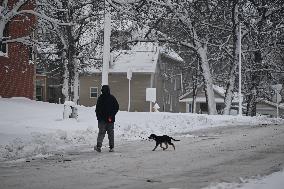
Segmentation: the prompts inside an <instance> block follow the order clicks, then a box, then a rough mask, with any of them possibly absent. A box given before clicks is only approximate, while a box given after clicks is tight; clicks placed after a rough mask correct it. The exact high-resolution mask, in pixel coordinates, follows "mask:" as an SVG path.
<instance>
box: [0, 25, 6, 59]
mask: <svg viewBox="0 0 284 189" xmlns="http://www.w3.org/2000/svg"><path fill="white" fill-rule="evenodd" d="M7 38H8V24H6V25H5V28H4V31H3V38H2V40H0V51H1V52H2V53H4V54H7V52H8V44H7V43H4V42H3V41H4V40H7ZM3 39H4V40H3Z"/></svg>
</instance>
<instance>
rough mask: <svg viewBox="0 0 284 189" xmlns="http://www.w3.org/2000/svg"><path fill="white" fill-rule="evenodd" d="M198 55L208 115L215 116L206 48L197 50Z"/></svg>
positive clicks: (214, 103)
mask: <svg viewBox="0 0 284 189" xmlns="http://www.w3.org/2000/svg"><path fill="white" fill-rule="evenodd" d="M198 54H199V56H200V59H201V67H202V74H203V77H204V83H205V86H206V93H207V95H208V113H209V115H216V114H217V110H216V101H215V95H214V90H213V80H212V75H211V72H210V67H209V62H208V59H207V50H206V47H205V48H204V47H200V48H198Z"/></svg>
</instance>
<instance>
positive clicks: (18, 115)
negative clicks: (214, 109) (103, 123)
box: [0, 98, 284, 189]
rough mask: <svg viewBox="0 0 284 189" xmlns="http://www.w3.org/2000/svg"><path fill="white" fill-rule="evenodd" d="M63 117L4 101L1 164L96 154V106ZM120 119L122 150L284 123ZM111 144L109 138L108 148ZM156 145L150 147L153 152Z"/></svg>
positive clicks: (54, 109) (21, 101)
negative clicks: (204, 132)
mask: <svg viewBox="0 0 284 189" xmlns="http://www.w3.org/2000/svg"><path fill="white" fill-rule="evenodd" d="M62 116H63V105H58V104H49V103H45V102H35V101H32V100H28V99H25V98H12V99H5V98H0V117H1V120H0V162H1V161H2V162H10V163H11V162H12V163H13V162H24V160H25V159H26V158H28V159H29V158H32V157H49V156H53V155H56V154H62V153H68V152H71V151H76V152H77V153H80V152H82V153H86V152H90V151H92V148H93V145H94V144H95V143H96V137H97V132H98V129H97V120H96V116H95V109H94V107H83V106H80V107H79V117H78V119H77V120H76V119H65V120H63V119H62ZM116 120H117V122H116V123H115V144H116V145H117V146H119V147H122V146H123V145H124V144H128V143H129V141H142V142H143V141H144V142H145V140H147V137H148V136H149V135H150V134H151V133H155V134H158V135H162V134H168V135H170V136H174V137H175V138H176V137H178V138H179V137H183V138H184V137H187V138H188V137H193V135H192V132H193V131H196V130H199V129H206V128H213V127H218V126H219V127H220V126H247V125H267V124H275V123H278V124H283V123H284V122H283V120H276V119H269V118H266V117H254V118H252V117H245V116H242V117H239V116H223V115H216V116H208V115H197V114H184V113H161V112H160V113H148V112H140V113H138V112H119V113H118V115H117V119H116ZM107 142H108V141H107V137H106V138H105V147H106V145H107ZM138 147H139V146H137V148H138ZM152 147H153V144H152V143H151V146H149V147H148V148H149V149H150V148H151V149H152ZM149 149H148V150H149ZM149 158H153V157H149ZM279 176H280V177H281V176H283V173H282V172H280V173H277V174H273V175H272V176H271V178H272V177H273V178H278V177H279ZM265 179H266V178H265ZM264 181H265V180H264ZM279 181H280V180H279ZM250 182H252V183H253V182H255V181H249V183H250ZM265 182H266V181H265ZM267 182H269V181H267ZM279 183H280V182H279ZM214 187H215V188H222V187H223V188H229V187H230V188H234V187H239V185H238V184H230V185H227V184H224V183H221V184H219V185H214V186H213V185H212V186H211V188H212V189H215V188H214ZM244 189H248V188H244Z"/></svg>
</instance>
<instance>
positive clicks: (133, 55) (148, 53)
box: [84, 43, 182, 73]
mask: <svg viewBox="0 0 284 189" xmlns="http://www.w3.org/2000/svg"><path fill="white" fill-rule="evenodd" d="M160 53H164V51H163V48H161V47H158V46H157V45H155V44H154V43H138V44H136V45H135V46H133V47H132V49H131V50H121V51H116V52H113V53H112V57H111V64H110V67H109V73H127V71H128V69H131V70H132V72H134V73H155V71H156V67H157V63H158V59H159V54H160ZM168 56H172V57H173V58H174V59H175V60H178V61H181V60H182V59H181V58H180V57H179V56H178V55H177V54H176V53H175V54H174V51H172V52H171V54H168ZM84 71H85V72H88V73H101V72H102V68H101V67H100V68H94V67H93V68H91V67H88V68H85V69H84Z"/></svg>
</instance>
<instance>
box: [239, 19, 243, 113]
mask: <svg viewBox="0 0 284 189" xmlns="http://www.w3.org/2000/svg"><path fill="white" fill-rule="evenodd" d="M242 101H243V99H242V30H241V22H240V23H239V116H241V115H243V111H242V109H243V107H242Z"/></svg>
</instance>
